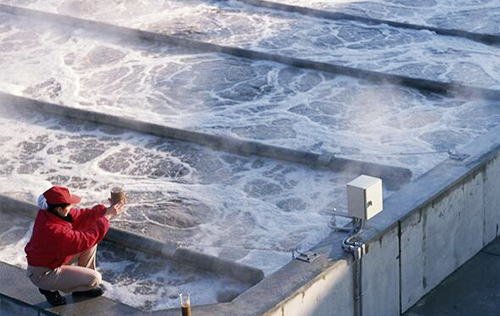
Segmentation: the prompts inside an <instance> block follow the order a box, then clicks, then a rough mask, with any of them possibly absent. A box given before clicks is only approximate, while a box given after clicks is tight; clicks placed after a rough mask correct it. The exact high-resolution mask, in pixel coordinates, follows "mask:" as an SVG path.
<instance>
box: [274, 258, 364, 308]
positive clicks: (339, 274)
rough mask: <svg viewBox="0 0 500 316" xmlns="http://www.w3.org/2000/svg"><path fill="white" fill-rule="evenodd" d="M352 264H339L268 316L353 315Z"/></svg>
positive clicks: (346, 262) (346, 261) (343, 262)
mask: <svg viewBox="0 0 500 316" xmlns="http://www.w3.org/2000/svg"><path fill="white" fill-rule="evenodd" d="M352 263H353V262H352V260H342V261H339V263H338V264H337V265H335V266H334V267H333V268H332V269H330V270H329V271H326V272H325V273H324V274H323V275H321V276H320V277H319V278H317V279H316V280H315V281H314V282H312V284H311V285H310V286H309V287H308V288H307V289H304V290H303V291H300V292H299V293H297V294H296V295H295V296H293V297H291V298H290V299H288V300H287V302H286V304H285V305H282V306H280V307H278V308H276V309H275V310H274V311H272V312H270V313H267V314H265V315H266V316H283V315H287V316H292V315H296V316H301V315H317V316H327V315H352V314H353V306H354V305H353V298H352V291H353V283H352V276H351V273H350V271H351V269H352Z"/></svg>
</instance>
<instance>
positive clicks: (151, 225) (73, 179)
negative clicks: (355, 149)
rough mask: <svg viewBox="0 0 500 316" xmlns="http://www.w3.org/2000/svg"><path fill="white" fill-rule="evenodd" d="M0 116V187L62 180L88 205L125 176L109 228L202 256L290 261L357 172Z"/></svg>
mask: <svg viewBox="0 0 500 316" xmlns="http://www.w3.org/2000/svg"><path fill="white" fill-rule="evenodd" d="M1 123H2V126H3V127H4V128H6V131H5V132H4V135H3V142H2V144H1V145H0V148H1V150H2V153H1V154H0V159H1V160H2V162H3V163H2V166H1V169H0V173H1V174H2V181H1V184H0V192H3V193H5V194H15V193H18V192H25V193H27V194H28V198H31V199H32V200H34V199H35V198H36V197H37V196H38V194H40V193H41V192H43V191H44V190H45V189H47V188H49V187H50V185H51V184H60V185H65V186H69V187H71V188H72V189H73V190H75V191H77V192H78V194H81V195H82V196H83V198H84V205H91V204H93V203H97V202H100V201H104V200H106V197H107V196H108V194H109V193H108V190H109V188H110V186H111V184H112V183H123V184H124V185H125V187H126V188H127V192H128V197H129V206H128V211H127V212H126V214H124V215H123V216H121V217H120V218H117V219H115V220H113V225H115V226H118V227H123V228H126V229H128V230H133V231H136V232H138V233H141V234H146V235H149V236H152V237H155V238H158V239H161V240H165V241H174V242H181V243H183V244H185V245H187V246H193V247H194V246H195V247H201V248H202V249H203V248H204V247H203V246H206V249H205V251H206V252H209V253H214V252H216V253H218V252H220V250H221V249H224V246H228V247H233V248H239V249H240V250H243V251H244V252H245V255H247V254H248V253H249V252H250V251H251V250H252V249H256V250H259V251H262V250H267V251H269V252H272V251H277V252H278V254H277V255H280V254H279V253H284V254H286V257H287V258H289V257H290V256H289V255H290V252H291V250H292V249H294V248H295V247H301V248H303V249H307V248H310V247H311V246H313V245H315V244H316V243H317V242H319V241H320V240H321V239H322V238H324V236H326V235H327V234H328V233H329V231H330V229H329V228H328V225H327V223H328V220H329V218H330V214H329V212H330V211H331V210H332V209H333V207H344V206H345V192H344V186H345V183H347V182H348V181H349V180H350V179H352V178H353V177H354V176H352V175H343V176H340V175H336V174H333V173H329V172H325V171H321V170H310V169H308V168H306V167H303V166H300V165H294V164H287V163H282V162H278V161H272V160H267V159H261V158H257V157H254V158H250V157H249V158H247V157H240V156H236V155H231V154H225V153H220V152H215V151H212V150H210V149H207V148H203V147H200V146H195V145H189V144H186V143H181V142H175V141H168V140H165V139H160V138H157V137H152V136H147V135H142V134H136V133H131V132H120V133H118V132H117V131H116V130H106V129H104V130H102V129H99V128H97V127H96V126H93V125H91V124H81V123H80V122H78V121H69V120H62V121H61V120H59V119H48V118H44V117H41V116H38V115H35V116H34V117H30V118H29V119H26V118H25V117H21V116H20V115H18V116H16V117H15V118H12V117H10V116H9V118H5V117H4V116H3V117H2V119H1ZM115 133H116V134H115ZM26 179H29V181H26ZM245 255H243V256H240V258H237V259H242V258H243V257H245ZM246 260H248V258H247V259H246ZM264 268H265V267H264ZM273 269H276V267H273ZM267 271H268V272H269V269H268V270H267Z"/></svg>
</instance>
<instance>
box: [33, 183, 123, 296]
mask: <svg viewBox="0 0 500 316" xmlns="http://www.w3.org/2000/svg"><path fill="white" fill-rule="evenodd" d="M80 201H81V198H80V197H79V196H77V195H73V194H71V193H70V192H69V190H68V189H67V188H64V187H59V186H54V187H52V188H50V189H49V190H47V191H45V192H44V193H43V194H42V195H41V196H40V197H39V198H38V206H39V207H40V209H39V210H38V214H37V217H36V219H35V224H34V226H33V234H32V236H31V239H30V241H29V242H28V244H27V245H26V247H25V249H24V250H25V252H26V258H27V261H28V268H27V276H28V278H29V279H30V280H31V282H32V283H33V284H34V285H36V286H37V287H38V289H39V291H40V293H41V294H43V295H44V296H45V298H46V299H47V301H48V302H49V303H50V304H51V305H53V306H56V305H62V304H65V303H66V299H65V298H64V297H63V296H61V294H60V293H59V291H62V292H65V293H72V294H73V295H74V296H87V297H97V296H100V295H102V294H103V290H102V288H101V287H99V284H100V282H101V279H102V277H101V274H100V273H99V272H97V271H96V252H97V244H98V243H99V242H100V241H101V240H102V239H103V238H104V236H105V235H106V233H107V231H108V229H109V223H108V221H109V220H110V219H111V218H112V217H113V216H115V215H117V214H120V213H121V211H122V207H123V206H124V205H125V202H124V201H122V202H119V203H117V204H115V205H112V206H110V207H105V206H104V205H102V204H99V205H96V206H94V207H93V208H89V209H77V208H73V205H74V204H77V203H79V202H80ZM72 263H76V264H77V265H75V266H72V265H71V264H72Z"/></svg>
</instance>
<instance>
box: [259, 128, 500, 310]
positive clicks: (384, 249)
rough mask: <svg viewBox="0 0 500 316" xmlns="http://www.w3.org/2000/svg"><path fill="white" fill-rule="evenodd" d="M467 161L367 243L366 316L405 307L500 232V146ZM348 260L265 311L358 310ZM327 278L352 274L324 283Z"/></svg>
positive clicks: (451, 163) (364, 270) (452, 164)
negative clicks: (425, 198) (441, 184)
mask: <svg viewBox="0 0 500 316" xmlns="http://www.w3.org/2000/svg"><path fill="white" fill-rule="evenodd" d="M490 136H491V135H490ZM492 153H493V154H492ZM461 164H462V163H461V162H457V163H456V164H455V162H454V161H448V162H446V165H447V166H446V167H445V168H441V169H442V170H439V171H437V172H436V173H437V174H438V175H437V176H438V177H439V176H440V174H441V172H443V169H444V171H445V172H446V171H447V169H446V168H449V169H452V170H448V171H449V172H450V173H452V174H453V175H452V176H450V179H452V178H456V177H458V179H455V180H449V179H445V181H448V182H447V184H448V185H447V186H445V187H443V188H441V189H440V190H439V193H438V194H436V195H433V196H432V198H431V199H428V200H426V201H424V202H420V201H418V200H419V198H418V197H417V196H415V200H417V202H415V204H416V205H418V207H415V208H414V209H412V210H411V211H410V212H408V214H407V215H405V216H401V217H400V219H398V220H396V221H395V223H393V224H392V225H389V224H388V223H386V224H387V227H388V228H384V229H383V233H381V235H380V236H378V237H377V238H375V239H373V240H371V241H369V242H368V241H367V242H366V244H367V247H368V253H367V254H366V255H365V256H364V257H363V259H362V310H363V316H389V315H400V314H402V313H404V312H405V311H407V310H408V309H409V308H410V307H411V306H412V305H413V304H415V303H416V302H417V301H418V300H419V299H420V298H422V297H423V296H424V295H425V294H427V293H428V292H429V291H430V290H432V289H433V288H434V287H436V286H437V285H438V284H439V283H440V282H442V281H443V280H444V279H445V278H446V277H447V276H448V275H450V274H451V273H452V272H454V271H455V270H456V269H458V268H459V267H460V266H461V265H463V264H464V263H465V262H466V261H467V260H469V259H470V258H472V257H473V256H474V255H475V254H476V253H477V252H479V251H480V250H481V249H482V248H483V247H484V246H486V245H487V244H488V243H489V242H491V241H493V240H494V239H495V238H496V237H498V236H499V227H500V194H499V190H500V153H499V148H498V145H496V146H493V149H491V148H490V150H489V154H488V155H485V154H484V153H483V154H480V155H479V157H472V161H471V162H469V163H463V165H461ZM455 165H456V166H460V167H459V168H460V170H461V171H463V170H465V169H467V168H469V170H468V171H467V172H464V174H462V175H460V176H458V175H457V174H456V169H453V168H455V167H456V166H455ZM431 172H432V171H431ZM429 178H432V177H429ZM427 179H428V178H425V177H424V179H423V180H424V181H423V183H420V186H422V185H424V186H425V185H426V183H425V180H427ZM424 190H425V188H424ZM388 204H390V205H393V204H398V203H388ZM382 222H383V221H382ZM333 247H340V245H333ZM347 262H348V264H347V265H345V267H344V268H343V269H339V268H336V269H329V270H327V271H325V272H324V275H323V277H321V278H317V279H315V280H313V281H311V285H310V286H309V287H308V288H305V289H301V290H300V291H297V292H296V293H294V294H293V295H291V296H290V297H289V298H288V299H287V300H285V301H283V302H282V303H281V304H279V305H278V306H276V307H275V308H274V309H273V310H272V311H270V312H269V313H267V314H265V315H266V316H278V315H279V316H305V315H311V316H313V315H314V316H323V315H324V316H331V315H343V316H349V315H354V312H353V305H354V298H353V297H354V296H353V282H352V279H353V269H352V262H353V261H352V259H351V258H349V259H347ZM339 273H342V274H344V275H342V276H340V275H338V274H339ZM325 280H330V282H331V280H344V281H343V282H339V283H335V284H334V283H330V284H329V285H328V286H325V285H323V286H321V284H324V283H325ZM349 280H350V281H349ZM323 291H329V292H328V293H324V292H323Z"/></svg>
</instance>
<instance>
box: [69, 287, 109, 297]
mask: <svg viewBox="0 0 500 316" xmlns="http://www.w3.org/2000/svg"><path fill="white" fill-rule="evenodd" d="M71 294H72V295H73V296H86V297H98V296H101V295H102V294H104V291H103V290H102V289H101V288H100V287H96V288H93V289H92V290H88V291H77V292H73V293H71Z"/></svg>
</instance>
